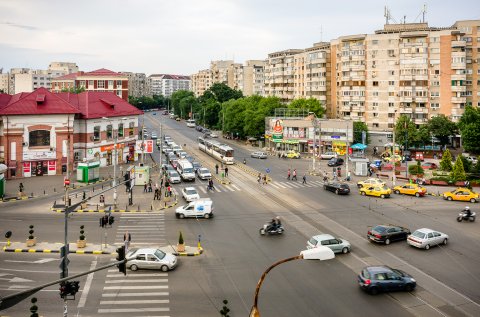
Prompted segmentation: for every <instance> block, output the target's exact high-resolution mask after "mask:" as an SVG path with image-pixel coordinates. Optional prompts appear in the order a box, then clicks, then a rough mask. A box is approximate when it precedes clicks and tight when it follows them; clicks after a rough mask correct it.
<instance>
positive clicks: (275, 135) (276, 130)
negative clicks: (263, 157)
mask: <svg viewBox="0 0 480 317" xmlns="http://www.w3.org/2000/svg"><path fill="white" fill-rule="evenodd" d="M270 125H271V126H272V139H273V142H282V139H283V121H282V120H280V119H272V120H271V123H270Z"/></svg>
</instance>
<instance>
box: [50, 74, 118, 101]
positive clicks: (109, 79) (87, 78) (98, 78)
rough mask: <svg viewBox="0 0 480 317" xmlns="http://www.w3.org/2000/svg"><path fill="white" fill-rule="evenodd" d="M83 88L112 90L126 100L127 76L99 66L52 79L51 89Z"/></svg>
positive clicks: (56, 90) (87, 89)
mask: <svg viewBox="0 0 480 317" xmlns="http://www.w3.org/2000/svg"><path fill="white" fill-rule="evenodd" d="M71 88H84V89H85V90H86V91H97V92H105V91H106V92H113V93H115V95H117V96H118V97H120V98H122V99H123V100H125V101H128V77H127V76H126V75H123V74H121V73H116V72H113V71H111V70H108V69H105V68H101V69H97V70H94V71H91V72H83V71H80V72H77V73H73V74H68V75H65V76H61V77H57V78H55V79H52V86H51V91H53V92H61V91H62V90H64V89H71Z"/></svg>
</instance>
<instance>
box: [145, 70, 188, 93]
mask: <svg viewBox="0 0 480 317" xmlns="http://www.w3.org/2000/svg"><path fill="white" fill-rule="evenodd" d="M149 79H150V84H151V89H150V90H151V93H152V94H153V95H162V96H165V97H171V96H172V94H173V93H174V92H176V91H178V90H191V80H190V77H189V76H183V75H169V74H152V75H150V76H149Z"/></svg>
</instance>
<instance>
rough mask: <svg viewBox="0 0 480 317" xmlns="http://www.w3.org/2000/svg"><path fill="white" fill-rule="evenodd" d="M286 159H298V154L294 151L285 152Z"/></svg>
mask: <svg viewBox="0 0 480 317" xmlns="http://www.w3.org/2000/svg"><path fill="white" fill-rule="evenodd" d="M287 157H288V158H297V159H298V158H300V153H298V152H296V151H294V150H290V151H287Z"/></svg>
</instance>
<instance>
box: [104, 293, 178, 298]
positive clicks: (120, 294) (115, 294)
mask: <svg viewBox="0 0 480 317" xmlns="http://www.w3.org/2000/svg"><path fill="white" fill-rule="evenodd" d="M169 295H170V293H169V292H149V293H103V294H102V297H129V296H132V297H140V296H141V297H143V296H169Z"/></svg>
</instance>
